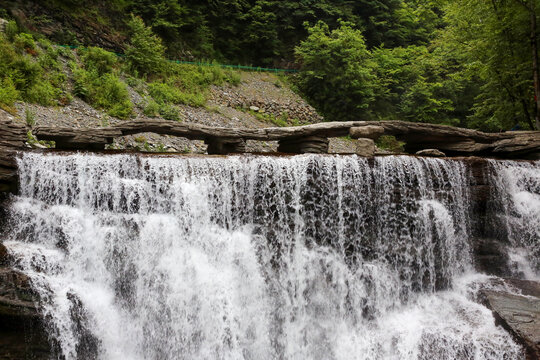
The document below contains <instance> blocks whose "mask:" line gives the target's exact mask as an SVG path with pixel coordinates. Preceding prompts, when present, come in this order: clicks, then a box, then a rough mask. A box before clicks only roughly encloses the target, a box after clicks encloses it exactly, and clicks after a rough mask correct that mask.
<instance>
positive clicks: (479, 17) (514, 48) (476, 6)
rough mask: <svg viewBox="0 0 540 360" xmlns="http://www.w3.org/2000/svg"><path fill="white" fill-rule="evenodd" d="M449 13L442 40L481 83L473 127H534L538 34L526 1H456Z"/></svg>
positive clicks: (449, 3) (474, 108)
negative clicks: (534, 39)
mask: <svg viewBox="0 0 540 360" xmlns="http://www.w3.org/2000/svg"><path fill="white" fill-rule="evenodd" d="M534 1H535V2H536V1H538V0H534ZM528 4H529V5H530V4H532V2H530V3H528ZM535 8H536V7H531V9H533V10H534V9H535ZM444 9H445V20H446V22H447V23H448V27H447V28H446V29H445V31H444V33H443V34H442V38H443V39H444V41H445V42H448V43H452V44H455V48H456V49H458V48H459V50H458V51H460V52H462V53H464V54H465V56H464V57H463V61H464V62H463V68H464V69H465V70H464V72H474V73H476V74H477V75H478V77H479V79H480V81H481V87H480V90H479V94H478V95H477V97H476V99H475V103H474V106H473V111H474V113H473V115H472V116H471V117H470V121H469V126H471V127H475V128H481V129H483V130H493V131H495V130H503V129H510V128H512V127H514V126H515V125H516V124H520V126H521V127H522V128H531V129H533V128H534V127H535V124H534V118H535V114H536V111H535V106H538V105H537V104H535V101H534V93H535V86H533V84H534V83H535V82H534V78H535V77H537V75H534V74H535V71H534V68H535V66H534V58H535V56H536V55H535V54H537V50H535V49H534V48H535V45H534V43H535V41H532V40H530V41H528V40H529V39H532V38H535V34H536V30H534V31H533V32H534V34H533V35H531V24H532V23H533V21H532V20H531V11H529V10H527V9H528V8H527V7H526V6H524V3H523V1H521V0H491V1H484V0H457V1H453V2H448V4H447V5H446V6H445V8H444ZM534 18H535V19H534V21H536V14H534ZM531 53H533V61H532V62H531V60H530V59H531V56H530V54H531ZM536 74H537V71H536ZM537 91H538V89H537ZM537 98H538V96H537Z"/></svg>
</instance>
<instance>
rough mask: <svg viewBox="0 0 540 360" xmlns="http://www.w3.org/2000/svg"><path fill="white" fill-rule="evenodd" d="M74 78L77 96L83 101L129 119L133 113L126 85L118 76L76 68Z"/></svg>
mask: <svg viewBox="0 0 540 360" xmlns="http://www.w3.org/2000/svg"><path fill="white" fill-rule="evenodd" d="M73 76H74V80H75V81H74V90H75V95H77V96H79V97H81V98H82V99H83V100H85V101H87V102H88V103H90V104H92V105H94V106H96V107H97V108H100V109H104V110H106V111H107V113H108V114H109V115H111V116H115V117H118V118H121V119H127V118H129V117H130V116H131V114H132V113H133V104H132V103H131V100H130V99H129V93H128V90H127V87H126V84H124V83H123V82H121V81H120V79H119V78H118V76H117V75H116V74H114V73H105V74H102V75H100V74H99V72H98V71H97V69H92V68H91V69H90V70H86V69H83V68H75V69H74V71H73Z"/></svg>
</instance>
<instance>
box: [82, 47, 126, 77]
mask: <svg viewBox="0 0 540 360" xmlns="http://www.w3.org/2000/svg"><path fill="white" fill-rule="evenodd" d="M81 52H82V55H81V60H82V62H83V64H84V67H85V68H86V69H87V70H92V69H95V70H96V71H97V72H98V73H99V74H100V75H103V74H105V73H109V72H112V71H113V68H114V67H115V66H116V63H117V58H116V55H115V54H113V53H112V52H109V51H107V50H103V49H101V48H98V47H89V48H87V49H84V50H82V51H81Z"/></svg>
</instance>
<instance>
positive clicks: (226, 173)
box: [4, 153, 539, 360]
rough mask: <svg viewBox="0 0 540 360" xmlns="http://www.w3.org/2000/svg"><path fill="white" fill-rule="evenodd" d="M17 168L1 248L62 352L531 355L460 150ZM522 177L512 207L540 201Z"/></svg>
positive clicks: (122, 158) (32, 162) (116, 355)
mask: <svg viewBox="0 0 540 360" xmlns="http://www.w3.org/2000/svg"><path fill="white" fill-rule="evenodd" d="M492 165H493V168H494V169H496V170H497V172H498V173H501V171H500V170H499V165H500V163H497V162H494V163H493V164H492ZM500 166H503V167H508V166H506V165H500ZM18 167H19V176H20V194H19V195H18V196H16V197H15V198H14V199H13V201H12V202H11V204H10V207H9V220H8V231H7V232H6V235H5V239H4V245H5V246H6V247H7V248H8V249H9V251H10V252H11V253H12V254H13V255H14V256H15V258H16V259H17V262H16V264H15V266H16V267H17V268H18V269H20V270H21V271H23V272H24V273H25V274H27V275H28V276H29V277H30V278H31V280H32V284H33V287H34V288H35V289H36V291H37V292H38V293H39V295H40V298H41V304H40V307H41V309H42V310H41V311H42V312H43V315H44V317H45V318H46V320H47V328H48V331H49V334H50V336H51V339H52V341H53V342H54V343H55V344H56V348H57V354H56V356H57V357H58V358H65V359H93V358H96V359H133V360H135V359H366V360H367V359H369V360H372V359H396V360H397V359H400V360H401V359H426V360H427V359H449V360H450V359H518V358H521V357H522V349H521V348H520V346H518V345H517V344H516V343H515V342H514V341H513V340H512V338H511V337H510V336H509V335H508V334H507V333H506V332H505V331H503V330H502V329H501V328H500V327H497V326H495V324H494V320H493V317H492V315H491V312H490V311H489V310H488V309H487V308H485V307H483V306H481V305H479V304H478V303H477V302H475V301H474V300H475V293H476V292H475V289H476V288H477V287H478V283H481V282H486V281H487V280H488V277H487V276H485V275H481V274H476V273H475V272H474V270H473V259H472V255H471V239H470V238H471V235H470V232H471V230H470V229H471V224H470V222H471V219H472V214H471V209H470V203H471V200H470V197H471V195H470V194H469V183H470V179H469V174H468V171H467V169H466V167H465V166H464V164H463V163H462V162H460V161H453V160H442V159H424V158H414V157H406V156H403V157H398V156H389V157H381V158H375V159H371V160H367V159H365V158H360V157H356V156H321V155H302V156H294V157H263V156H245V155H244V156H232V157H226V158H224V157H173V156H171V157H167V156H143V155H139V156H136V155H84V154H73V155H54V154H53V155H51V154H47V155H45V154H33V153H27V154H23V155H21V156H20V158H19V159H18ZM518 168H519V171H523V172H527V171H529V170H528V169H529V168H528V167H526V166H523V167H520V166H518ZM509 171H514V170H509ZM536 174H538V172H536ZM501 176H502V177H501V181H509V180H505V179H506V178H505V177H504V176H503V175H501ZM536 176H537V175H536ZM528 184H529V183H526V182H519V183H518V184H516V183H512V184H507V186H506V187H502V185H501V189H509V190H508V191H509V192H508V194H509V195H508V197H511V199H509V200H508V201H512V202H513V203H512V204H513V206H512V207H511V209H513V210H512V211H520V209H521V208H520V207H524V206H533V205H534V204H533V202H531V203H529V202H528V201H529V200H527V201H522V200H520V199H522V198H524V197H525V196H522V195H520V193H521V192H523V191H533V190H534V189H532V190H531V189H528V187H529V186H530V185H528ZM535 186H538V183H536V185H535ZM516 189H517V190H516ZM537 190H538V188H536V190H534V191H536V193H538V191H537ZM535 199H536V201H537V200H538V198H535ZM505 201H506V200H505ZM531 204H532V205H531ZM535 204H536V205H534V206H537V205H538V203H535ZM522 210H523V212H522V213H524V212H525V210H524V209H522ZM536 211H538V208H536ZM538 218H539V217H538V216H537V217H536V219H535V220H536V221H537V222H538ZM507 219H508V229H509V230H508V231H510V232H514V231H518V230H515V229H517V228H519V227H520V226H522V225H523V224H522V223H521V222H523V223H525V222H527V221H529V220H527V219H525V218H521V219H520V220H519V221H518V220H516V218H515V216H512V214H509V215H508V216H507ZM533 220H534V219H533ZM520 221H521V222H520ZM535 230H536V231H538V227H536V229H535ZM519 231H521V230H519ZM537 235H538V233H536V236H537ZM531 236H532V237H534V236H535V235H534V233H531ZM513 238H515V237H513ZM515 241H522V242H523V244H528V241H529V240H527V239H521V240H517V238H516V240H515ZM523 246H525V245H523Z"/></svg>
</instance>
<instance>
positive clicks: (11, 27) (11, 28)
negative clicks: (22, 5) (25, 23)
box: [4, 20, 19, 41]
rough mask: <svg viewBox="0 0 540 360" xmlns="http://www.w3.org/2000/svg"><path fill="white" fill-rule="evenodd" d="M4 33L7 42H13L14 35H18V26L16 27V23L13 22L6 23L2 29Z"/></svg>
mask: <svg viewBox="0 0 540 360" xmlns="http://www.w3.org/2000/svg"><path fill="white" fill-rule="evenodd" d="M4 32H5V33H6V36H7V38H8V40H9V41H13V39H15V35H17V34H18V33H19V26H17V23H16V22H15V20H10V21H8V23H7V24H6V27H5V29H4Z"/></svg>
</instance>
